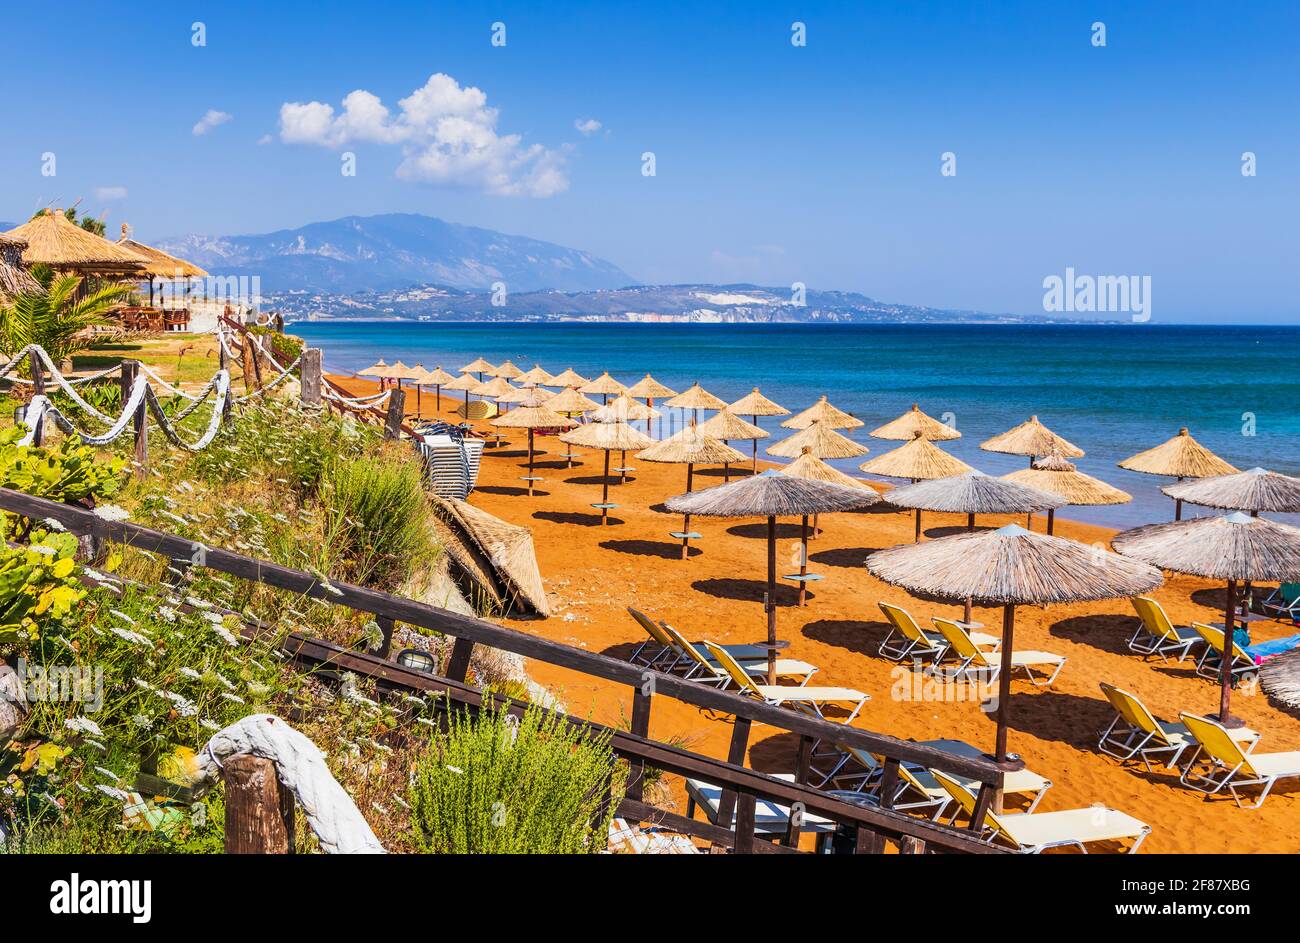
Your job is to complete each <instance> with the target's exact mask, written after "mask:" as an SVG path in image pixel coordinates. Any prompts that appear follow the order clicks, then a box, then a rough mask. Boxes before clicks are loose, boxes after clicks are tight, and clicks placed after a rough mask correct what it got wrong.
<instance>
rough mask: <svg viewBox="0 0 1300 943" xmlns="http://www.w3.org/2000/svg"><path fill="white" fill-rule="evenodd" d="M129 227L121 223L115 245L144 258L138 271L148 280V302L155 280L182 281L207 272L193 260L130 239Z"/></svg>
mask: <svg viewBox="0 0 1300 943" xmlns="http://www.w3.org/2000/svg"><path fill="white" fill-rule="evenodd" d="M129 232H130V227H129V226H127V224H126V223H123V224H122V237H121V238H120V239H118V240H117V243H116V244H117V245H119V246H121V247H122V248H123V249H126V250H127V251H128V252H133V253H135V254H136V255H138V256H139V257H140V258H141V259H143V260H144V268H143V269H141V271H140V273H139V277H140V278H146V279H148V280H149V302H150V303H151V304H152V303H153V289H154V281H155V280H163V281H171V282H175V281H184V280H187V279H191V278H203V277H205V276H206V275H207V274H208V273H207V270H206V269H202V268H199V266H197V265H195V264H194V263H193V262H187V261H185V260H184V259H179V258H177V257H176V256H174V255H170V254H168V253H166V252H164V251H162V249H155V248H154V247H153V246H147V245H145V244H144V243H143V242H138V241H136V240H135V239H132V238H131V237H130V236H129V235H128V233H129Z"/></svg>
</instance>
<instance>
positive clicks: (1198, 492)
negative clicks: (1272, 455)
mask: <svg viewBox="0 0 1300 943" xmlns="http://www.w3.org/2000/svg"><path fill="white" fill-rule="evenodd" d="M1160 490H1161V491H1163V492H1164V493H1165V494H1167V495H1169V497H1171V498H1175V499H1177V500H1179V501H1186V502H1187V503H1188V504H1199V505H1200V506H1201V507H1207V508H1220V509H1222V510H1225V511H1249V512H1250V513H1251V514H1253V515H1258V514H1259V512H1260V511H1269V512H1271V513H1275V514H1278V513H1283V514H1284V513H1288V512H1295V511H1300V478H1292V477H1291V476H1290V475H1280V474H1278V473H1277V472H1271V471H1265V470H1264V469H1262V468H1251V469H1248V470H1247V471H1244V472H1237V473H1236V474H1235V475H1220V476H1218V477H1216V478H1201V479H1198V480H1196V481H1182V482H1178V483H1176V484H1172V485H1165V486H1164V487H1163V488H1161V489H1160Z"/></svg>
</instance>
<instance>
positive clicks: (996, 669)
mask: <svg viewBox="0 0 1300 943" xmlns="http://www.w3.org/2000/svg"><path fill="white" fill-rule="evenodd" d="M934 624H935V626H937V627H938V629H939V631H940V632H941V633H942V634H943V637H944V639H945V640H946V641H947V642H948V645H949V647H950V648H951V649H952V652H953V654H954V655H955V656H956V657H957V659H958V664H957V666H956V667H955V668H951V667H949V668H943V669H936V672H938V673H942V674H943V675H944V677H946V678H948V679H949V680H950V681H958V680H962V679H965V678H969V677H971V676H972V675H978V674H982V673H987V675H988V681H989V682H990V683H992V682H993V681H996V680H997V677H998V675H999V674H1001V673H1002V655H1001V654H994V653H991V652H985V651H984V650H983V649H981V648H980V647H979V646H978V645H976V644H975V641H974V639H972V638H971V637H970V635H968V634H967V632H966V630H965V629H964V628H962V627H961V625H959V624H958V623H956V622H954V621H953V620H952V619H940V618H939V617H938V616H935V619H934ZM1064 667H1065V657H1064V656H1062V655H1053V654H1052V653H1051V652H1035V651H1023V652H1018V651H1013V652H1012V653H1011V670H1012V671H1015V670H1016V669H1017V668H1019V669H1021V670H1022V671H1024V673H1025V676H1026V677H1027V678H1028V679H1029V680H1030V682H1031V683H1033V684H1036V685H1038V686H1039V687H1049V686H1051V683H1052V682H1053V681H1055V680H1056V676H1057V675H1058V674H1060V673H1061V669H1062V668H1064ZM1035 668H1038V669H1041V670H1044V671H1046V670H1049V669H1050V671H1051V674H1050V675H1049V676H1048V678H1047V680H1046V681H1040V680H1038V678H1037V676H1035V674H1034V671H1033V669H1035Z"/></svg>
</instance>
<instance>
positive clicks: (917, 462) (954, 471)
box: [858, 435, 975, 481]
mask: <svg viewBox="0 0 1300 943" xmlns="http://www.w3.org/2000/svg"><path fill="white" fill-rule="evenodd" d="M858 468H860V469H862V470H863V471H864V472H866V473H867V474H868V475H880V476H882V477H884V478H910V479H911V480H912V481H925V480H928V479H930V478H947V477H948V476H949V475H964V474H965V473H966V472H969V471H974V470H975V469H973V468H971V467H970V466H969V465H967V464H966V463H965V462H963V461H962V460H961V459H959V458H954V457H953V456H951V455H949V454H948V453H947V452H945V451H944V450H943V449H941V448H939V446H937V445H933V444H932V443H931V442H930V440H929V439H926V438H923V437H921V436H919V435H918V436H917V437H916V438H914V439H913V440H912V441H911V442H908V443H907V444H906V445H900V446H899V447H898V448H896V449H893V450H892V451H889V452H886V453H885V454H884V455H877V456H876V457H875V458H873V459H871V460H870V461H866V462H863V463H862V464H861V465H859V466H858Z"/></svg>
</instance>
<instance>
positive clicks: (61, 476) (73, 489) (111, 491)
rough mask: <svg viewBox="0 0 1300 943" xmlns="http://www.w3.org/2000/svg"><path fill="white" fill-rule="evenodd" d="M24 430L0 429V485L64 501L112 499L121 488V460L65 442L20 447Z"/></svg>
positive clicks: (13, 428)
mask: <svg viewBox="0 0 1300 943" xmlns="http://www.w3.org/2000/svg"><path fill="white" fill-rule="evenodd" d="M23 431H24V430H22V429H20V428H18V427H10V428H8V429H2V430H0V487H4V488H12V489H13V490H15V491H22V492H25V493H27V494H30V495H35V496H36V497H38V498H48V499H50V500H51V501H62V502H65V503H67V502H72V501H80V500H83V499H85V498H94V499H101V498H111V497H113V495H115V494H117V492H118V491H119V490H120V489H121V487H122V483H123V475H124V473H125V470H126V462H125V461H124V460H122V459H108V460H100V459H98V458H97V456H96V454H95V450H94V449H91V448H89V447H87V446H83V445H77V444H73V443H71V442H67V441H65V442H63V443H61V444H60V445H58V446H54V447H50V448H45V447H36V446H20V445H18V444H17V443H18V440H19V439H21V438H22V435H23Z"/></svg>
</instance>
